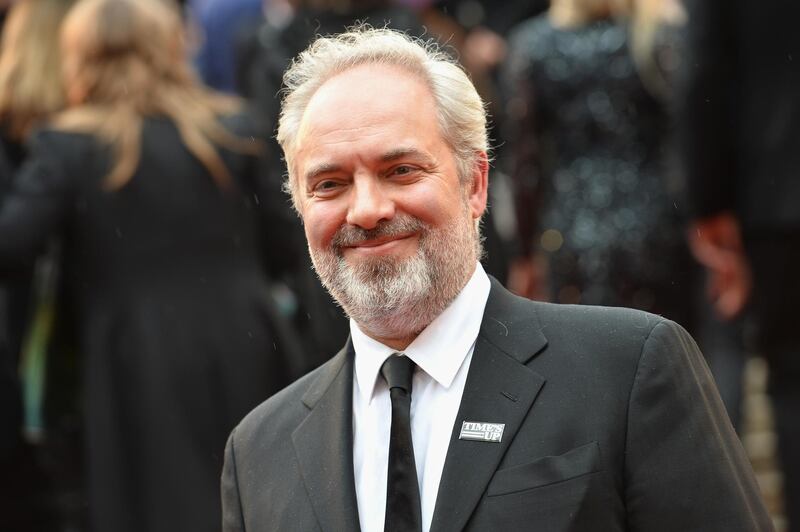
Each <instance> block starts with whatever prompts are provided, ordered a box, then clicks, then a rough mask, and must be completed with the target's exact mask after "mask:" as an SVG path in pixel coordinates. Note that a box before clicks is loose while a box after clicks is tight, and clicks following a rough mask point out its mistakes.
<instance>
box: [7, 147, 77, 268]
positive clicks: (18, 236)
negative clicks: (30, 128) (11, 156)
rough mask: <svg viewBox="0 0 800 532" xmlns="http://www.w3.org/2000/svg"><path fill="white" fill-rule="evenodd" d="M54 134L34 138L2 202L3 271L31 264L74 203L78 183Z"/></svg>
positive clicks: (59, 226) (58, 227)
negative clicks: (66, 164)
mask: <svg viewBox="0 0 800 532" xmlns="http://www.w3.org/2000/svg"><path fill="white" fill-rule="evenodd" d="M53 135H54V133H53V132H40V133H37V134H35V135H34V136H33V138H32V140H31V143H30V155H29V157H28V159H27V160H26V162H25V163H24V164H23V165H22V167H21V168H20V170H19V173H18V174H17V175H16V176H15V177H14V179H13V181H12V184H11V187H10V189H9V190H8V192H7V194H5V197H4V199H3V201H2V203H0V270H11V269H14V268H19V267H26V266H28V265H30V264H31V263H32V262H33V261H34V260H35V259H36V256H37V255H38V254H39V253H40V252H41V251H42V249H43V247H44V245H45V243H46V242H47V240H48V237H49V236H51V235H52V234H54V233H55V232H56V231H58V230H59V229H60V228H61V226H62V225H63V223H64V221H65V219H66V218H67V216H68V215H69V212H70V209H71V207H72V205H73V204H74V197H75V186H74V181H73V180H72V179H71V177H72V176H70V175H69V172H68V171H66V169H65V168H64V164H63V162H61V161H59V158H58V146H57V145H56V144H55V143H54V140H55V139H54V138H53Z"/></svg>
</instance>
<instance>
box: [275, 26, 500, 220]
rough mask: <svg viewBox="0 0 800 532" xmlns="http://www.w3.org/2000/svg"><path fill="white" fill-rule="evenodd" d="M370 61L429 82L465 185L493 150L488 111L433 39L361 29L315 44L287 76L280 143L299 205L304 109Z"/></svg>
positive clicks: (289, 186)
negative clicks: (336, 79) (332, 82)
mask: <svg viewBox="0 0 800 532" xmlns="http://www.w3.org/2000/svg"><path fill="white" fill-rule="evenodd" d="M370 63H378V64H384V65H392V66H397V67H400V68H403V69H405V70H407V71H408V72H410V73H411V74H414V75H417V76H419V77H420V79H422V80H423V81H425V82H426V83H427V85H428V87H429V88H430V90H431V93H432V94H433V98H434V101H435V102H436V108H437V113H438V117H439V128H440V130H441V133H442V136H443V138H444V140H445V142H447V143H448V144H449V146H450V147H451V149H452V150H453V154H454V156H455V160H456V168H457V171H458V175H459V178H460V179H461V181H462V183H463V182H464V181H466V180H467V179H468V178H469V176H471V175H472V169H473V167H474V164H475V162H476V157H477V154H478V153H479V152H488V151H489V139H488V133H487V127H486V110H485V108H484V105H483V102H482V101H481V98H480V96H479V95H478V92H477V91H476V90H475V86H474V85H473V84H472V81H470V79H469V77H468V76H467V74H466V72H465V71H464V70H463V69H462V67H461V66H460V65H459V64H458V63H457V62H456V61H455V60H454V59H453V58H452V57H450V56H449V55H448V54H446V53H445V52H444V51H442V50H441V48H440V47H439V46H438V45H437V44H436V43H434V42H433V41H423V40H421V39H417V38H414V37H410V36H408V35H406V34H405V33H402V32H399V31H396V30H391V29H388V28H372V27H370V26H368V25H359V26H354V27H352V28H349V29H348V31H347V32H345V33H341V34H339V35H334V36H330V37H320V38H318V39H317V40H316V41H314V42H313V43H312V44H311V45H310V46H309V47H308V48H307V49H306V50H305V51H304V52H302V53H301V54H300V55H299V56H298V57H297V58H296V59H295V60H294V61H293V62H292V65H291V66H290V67H289V69H288V70H287V71H286V73H285V74H284V76H283V82H284V86H285V88H284V97H283V101H282V103H281V115H280V121H279V124H278V136H277V138H278V143H279V144H280V145H281V147H282V148H283V153H284V157H285V159H286V165H287V168H288V171H289V181H288V183H287V184H288V187H287V188H288V190H289V192H291V194H292V199H293V200H294V202H295V206H297V187H298V185H297V176H295V175H294V168H293V156H294V150H295V148H296V142H297V135H298V130H299V128H300V124H301V122H302V119H303V114H304V113H305V110H306V107H307V106H308V103H309V101H311V98H312V97H313V96H314V94H315V93H316V91H317V90H318V89H319V88H320V87H321V86H322V85H323V84H324V83H325V82H326V81H327V80H329V79H330V78H332V77H333V76H336V75H337V74H340V73H342V72H344V71H346V70H348V69H350V68H353V67H356V66H359V65H363V64H370Z"/></svg>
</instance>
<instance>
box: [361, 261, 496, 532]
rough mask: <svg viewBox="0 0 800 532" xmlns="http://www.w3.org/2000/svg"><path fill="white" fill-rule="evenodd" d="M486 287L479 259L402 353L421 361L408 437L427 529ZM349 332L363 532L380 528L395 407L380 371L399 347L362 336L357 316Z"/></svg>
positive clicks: (484, 275)
mask: <svg viewBox="0 0 800 532" xmlns="http://www.w3.org/2000/svg"><path fill="white" fill-rule="evenodd" d="M489 288H490V282H489V278H488V277H487V275H486V272H484V270H483V267H481V265H480V264H478V265H477V267H476V268H475V272H474V273H473V274H472V277H471V278H470V280H469V282H467V284H466V286H465V287H464V289H463V290H462V291H461V293H460V294H459V295H458V296H457V297H456V299H455V300H454V301H453V302H452V303H451V304H450V306H449V307H447V309H445V311H444V312H442V313H441V314H440V315H439V316H438V317H437V318H436V319H435V320H433V322H431V324H430V325H428V327H427V328H426V329H425V330H424V331H422V333H420V335H419V336H418V337H417V338H416V339H415V340H414V341H413V342H412V343H411V345H409V346H408V347H407V348H406V349H405V350H404V351H403V353H405V355H406V356H408V357H409V358H410V359H411V360H413V361H414V362H415V363H416V364H417V366H418V368H417V370H416V371H415V373H414V379H413V382H412V392H411V438H412V441H413V445H414V458H415V460H416V465H417V478H418V480H419V488H420V489H419V491H420V498H421V503H422V530H423V532H428V531H429V530H430V527H431V520H432V519H433V509H434V507H435V506H436V496H437V494H438V492H439V481H440V480H441V477H442V469H443V468H444V461H445V457H446V456H447V448H448V446H449V444H450V436H451V434H452V431H453V424H454V423H455V420H456V414H458V408H459V405H460V404H461V396H462V395H463V393H464V384H465V382H466V380H467V373H468V371H469V364H470V361H471V360H472V351H473V349H474V347H475V339H476V338H477V336H478V331H479V329H480V326H481V321H482V319H483V311H484V308H485V307H486V300H487V299H488V297H489ZM350 333H351V335H352V340H353V347H354V349H355V375H354V376H353V464H354V469H355V482H356V497H357V500H358V517H359V520H360V522H361V530H362V531H363V532H382V531H383V525H384V523H383V521H384V517H385V512H386V477H387V468H388V463H389V432H390V429H391V420H392V410H391V400H390V398H389V389H388V388H387V386H386V382H385V381H384V380H383V378H381V377H380V375H379V372H380V368H381V366H382V365H383V363H384V361H385V360H386V359H387V358H388V357H389V356H390V355H391V354H392V353H394V352H395V350H394V349H392V348H391V347H388V346H385V345H383V344H381V343H380V342H378V341H377V340H374V339H372V338H370V337H369V336H367V335H366V334H364V333H363V332H362V331H361V329H360V328H359V327H358V324H356V323H355V322H354V321H353V320H350Z"/></svg>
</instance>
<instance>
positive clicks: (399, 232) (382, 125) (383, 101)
mask: <svg viewBox="0 0 800 532" xmlns="http://www.w3.org/2000/svg"><path fill="white" fill-rule="evenodd" d="M293 161H294V171H295V175H296V178H297V179H298V183H297V186H298V198H297V200H298V207H299V209H300V212H301V214H302V216H303V219H304V223H305V231H306V237H307V239H308V246H309V250H310V253H311V258H312V260H313V262H314V266H315V268H316V270H317V273H318V274H319V276H320V279H321V280H322V282H323V284H325V286H326V288H328V290H329V291H330V292H331V294H332V295H333V296H334V297H335V298H336V299H337V300H338V301H339V302H340V303H341V304H342V306H343V307H344V309H345V310H346V311H347V312H348V314H350V316H351V317H353V318H354V319H355V320H356V321H357V322H358V323H359V325H361V326H362V328H365V329H367V332H372V333H374V334H375V335H378V336H384V337H387V338H397V337H398V336H397V335H401V334H405V335H416V334H417V333H419V331H420V330H421V329H422V328H424V327H425V326H426V325H427V324H428V323H430V321H431V320H432V319H433V318H435V316H436V315H438V314H439V313H440V312H441V311H442V310H444V308H445V307H446V306H447V305H448V304H449V303H450V302H451V301H452V299H453V298H454V297H455V296H456V295H457V294H458V292H459V291H460V290H461V288H462V287H463V286H464V284H465V283H466V281H467V280H468V278H469V276H470V275H471V274H472V271H473V270H474V268H475V263H476V261H477V253H476V249H477V238H478V237H477V232H476V230H475V220H477V219H478V218H480V216H481V214H482V213H483V210H484V208H485V205H486V164H485V157H484V158H479V162H478V163H477V164H476V165H475V171H474V175H472V176H467V177H468V179H466V183H465V184H464V185H463V186H462V184H461V182H460V180H459V178H458V175H457V172H456V162H455V158H454V156H453V153H452V150H451V149H450V147H449V146H448V145H447V143H446V142H445V141H444V139H443V138H442V136H441V134H440V131H439V127H438V122H437V114H436V107H435V103H434V99H433V96H432V95H431V94H430V91H429V89H428V88H427V86H426V85H425V84H424V83H422V82H421V81H419V80H418V79H417V78H415V77H414V76H412V75H411V74H409V73H407V72H405V71H403V70H400V69H398V68H397V67H391V66H385V65H362V66H359V67H355V68H353V69H350V70H348V71H346V72H344V73H342V74H339V75H338V76H336V77H334V78H331V79H330V80H328V81H327V82H326V83H325V84H323V86H322V87H320V89H319V90H318V91H317V92H316V94H315V95H314V96H313V97H312V99H311V101H310V102H309V105H308V108H307V109H306V112H305V115H304V117H303V121H302V124H301V127H300V132H299V135H298V142H297V149H296V151H295V154H294V158H293ZM393 335H394V336H393Z"/></svg>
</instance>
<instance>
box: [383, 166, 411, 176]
mask: <svg viewBox="0 0 800 532" xmlns="http://www.w3.org/2000/svg"><path fill="white" fill-rule="evenodd" d="M416 171H417V167H416V166H411V165H408V164H400V165H397V166H395V167H393V168H392V169H391V170H390V171H389V174H388V175H390V176H399V177H405V176H410V175H413V174H414V173H415V172H416Z"/></svg>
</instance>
